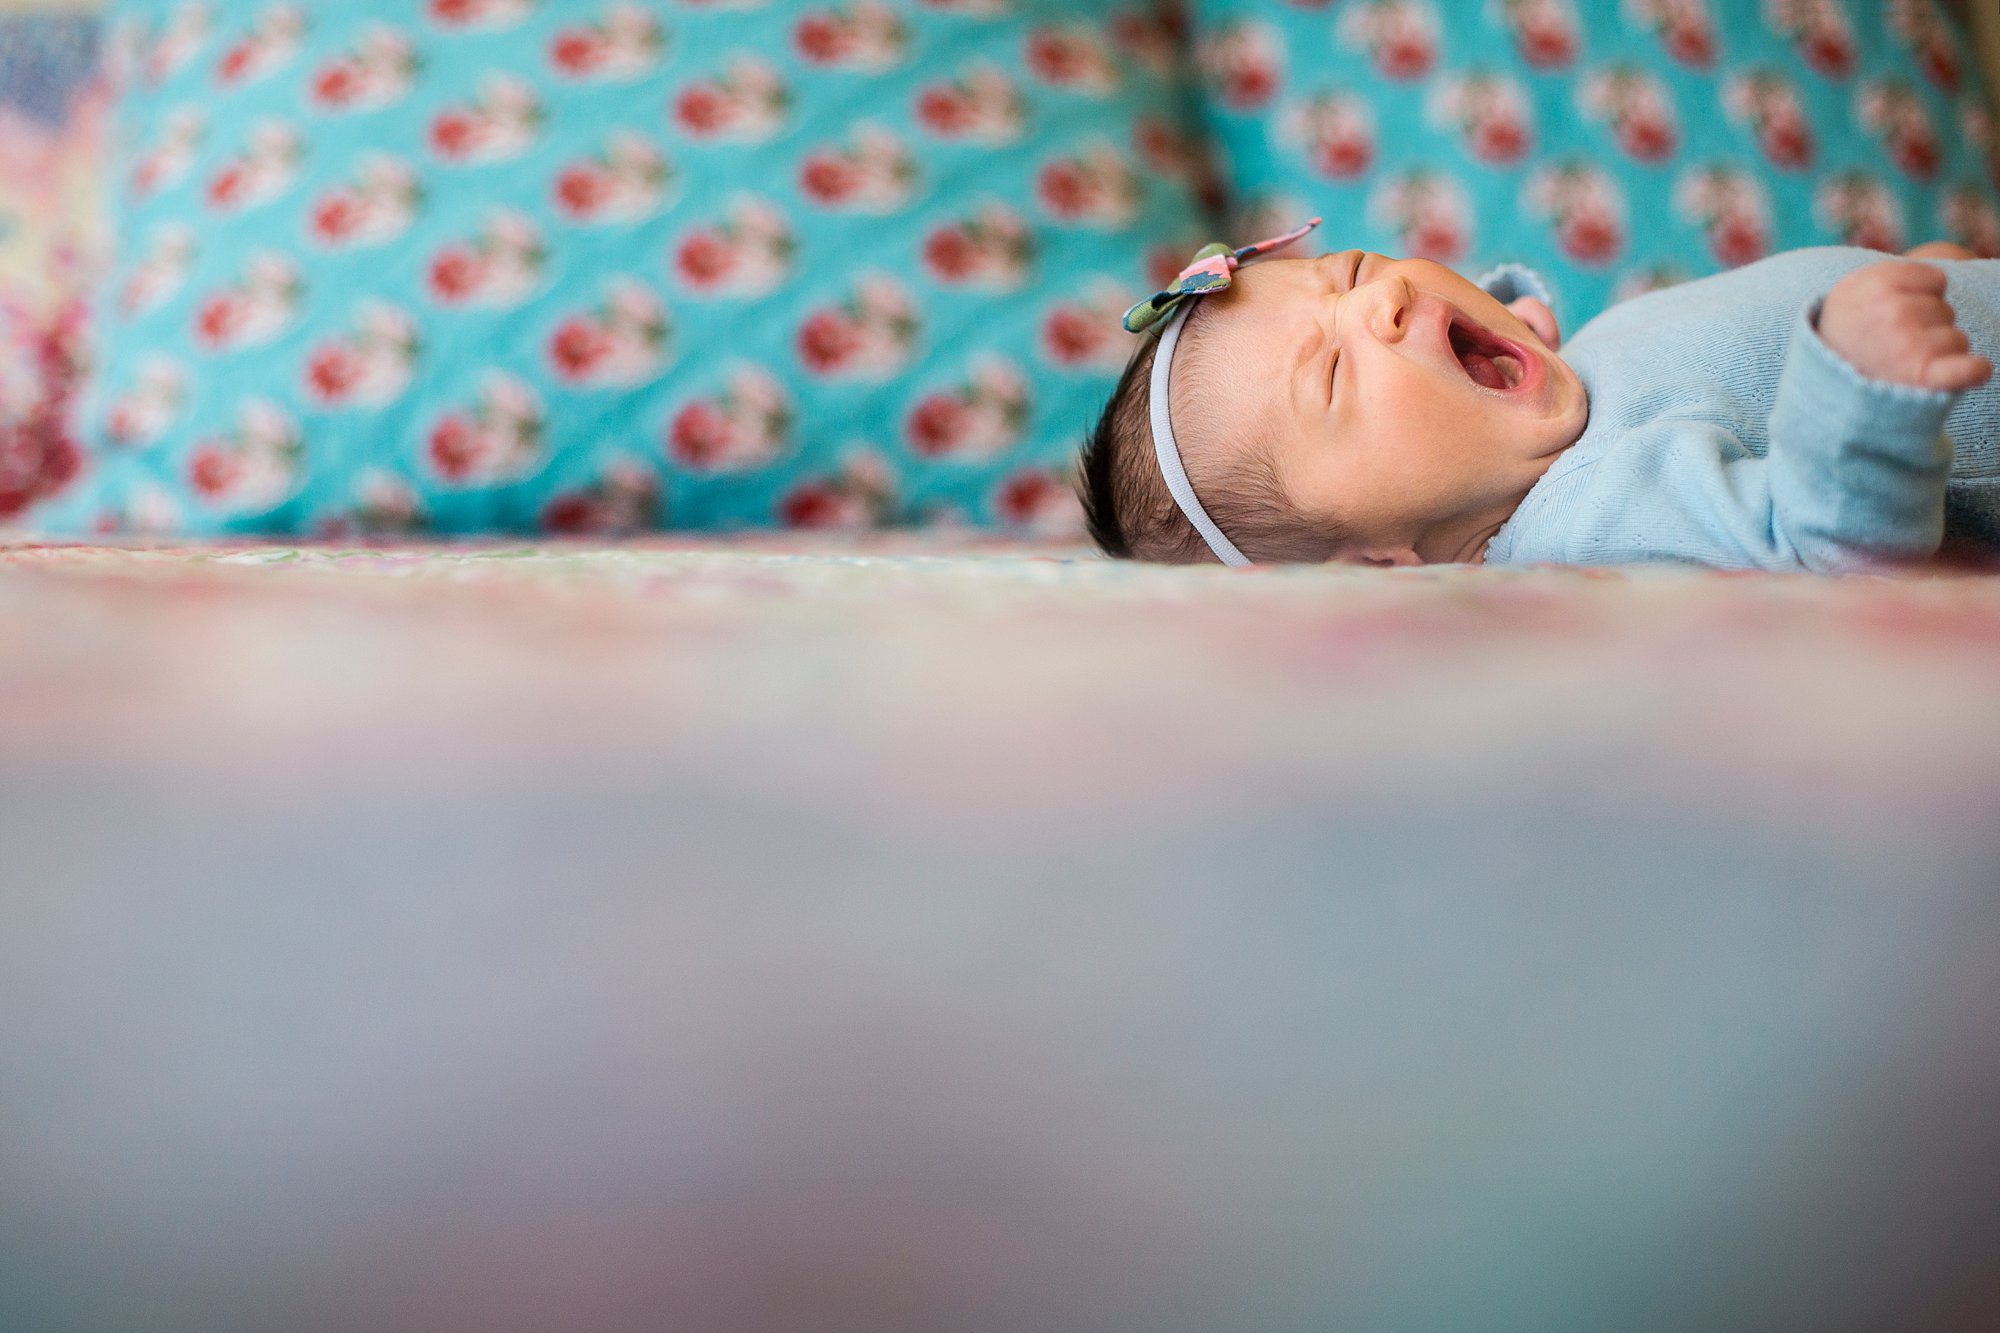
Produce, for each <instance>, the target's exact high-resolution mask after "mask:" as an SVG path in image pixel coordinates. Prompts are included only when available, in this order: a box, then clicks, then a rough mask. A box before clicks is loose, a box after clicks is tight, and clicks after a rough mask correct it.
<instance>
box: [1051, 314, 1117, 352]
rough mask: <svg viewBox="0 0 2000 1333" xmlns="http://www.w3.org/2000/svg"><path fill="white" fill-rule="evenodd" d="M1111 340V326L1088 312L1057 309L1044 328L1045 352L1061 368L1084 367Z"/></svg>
mask: <svg viewBox="0 0 2000 1333" xmlns="http://www.w3.org/2000/svg"><path fill="white" fill-rule="evenodd" d="M1110 341H1111V326H1110V325H1108V324H1106V323H1104V322H1103V321H1102V320H1100V319H1098V318H1096V317H1095V316H1094V315H1093V314H1092V312H1091V311H1089V310H1088V309H1081V308H1078V307H1076V306H1070V305H1064V306H1057V307H1056V308H1055V309H1054V310H1052V311H1050V312H1049V317H1048V319H1047V321H1046V322H1045V323H1043V325H1042V350H1043V352H1044V353H1045V354H1046V355H1047V356H1048V358H1049V360H1051V361H1053V362H1055V363H1056V364H1057V365H1064V366H1074V365H1081V364H1083V363H1085V362H1088V361H1089V360H1091V358H1093V357H1095V356H1097V355H1099V354H1100V353H1101V352H1103V350H1104V346H1105V344H1106V343H1108V342H1110Z"/></svg>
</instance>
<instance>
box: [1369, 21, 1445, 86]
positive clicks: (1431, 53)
mask: <svg viewBox="0 0 2000 1333" xmlns="http://www.w3.org/2000/svg"><path fill="white" fill-rule="evenodd" d="M1436 57H1437V51H1436V49H1435V48H1433V47H1432V46H1431V43H1430V40H1429V39H1428V38H1426V37H1425V36H1424V35H1423V34H1422V33H1420V32H1405V31H1398V32H1392V33H1390V34H1388V36H1386V37H1385V38H1384V39H1383V40H1382V42H1381V43H1380V44H1379V45H1377V46H1376V48H1375V67H1376V68H1377V69H1379V70H1381V71H1382V74H1383V76H1384V77H1385V78H1391V79H1421V78H1423V77H1424V76H1425V75H1426V74H1429V73H1430V72H1431V63H1432V62H1433V61H1434V60H1435V59H1436Z"/></svg>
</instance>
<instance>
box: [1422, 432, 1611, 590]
mask: <svg viewBox="0 0 2000 1333" xmlns="http://www.w3.org/2000/svg"><path fill="white" fill-rule="evenodd" d="M1582 438H1583V432H1582V431H1580V430H1579V431H1578V432H1577V435H1576V440H1580V439H1582ZM1576 440H1571V441H1570V442H1569V444H1565V445H1564V446H1563V447H1562V448H1561V449H1558V450H1556V451H1555V452H1554V453H1552V454H1547V455H1545V456H1543V457H1541V458H1535V459H1529V460H1527V466H1526V469H1525V470H1524V472H1523V473H1522V475H1520V476H1518V477H1516V478H1515V481H1514V486H1513V488H1512V489H1511V490H1510V491H1509V493H1508V494H1507V495H1505V496H1503V497H1501V499H1500V500H1498V501H1497V502H1495V503H1494V504H1492V505H1489V506H1486V507H1484V508H1482V509H1479V510H1476V511H1474V512H1471V513H1468V514H1467V515H1465V516H1464V517H1463V518H1462V519H1460V520H1458V521H1457V522H1455V523H1449V524H1444V525H1441V526H1440V527H1439V528H1438V529H1436V530H1435V531H1434V532H1432V533H1431V534H1430V536H1429V539H1428V540H1427V541H1426V542H1424V543H1419V544H1418V546H1417V555H1418V556H1419V557H1420V558H1421V559H1422V560H1423V562H1424V563H1425V564H1427V565H1437V564H1456V565H1481V564H1485V563H1486V547H1487V545H1488V544H1489V543H1491V542H1492V540H1493V538H1494V537H1495V536H1496V535H1497V534H1498V533H1499V531H1500V529H1502V528H1504V527H1506V526H1507V523H1508V521H1509V520H1510V519H1512V518H1513V517H1514V512H1515V511H1516V510H1517V509H1519V508H1520V507H1521V502H1522V501H1524V500H1526V499H1527V498H1528V492H1529V491H1532V490H1533V489H1535V484H1536V483H1537V482H1539V481H1541V479H1542V477H1543V476H1544V475H1546V474H1547V472H1548V470H1549V469H1550V468H1551V467H1553V466H1554V465H1555V461H1556V460H1557V459H1558V458H1561V457H1562V456H1563V454H1565V453H1567V452H1568V451H1569V449H1570V448H1571V446H1573V445H1575V443H1576ZM1427 548H1428V549H1427Z"/></svg>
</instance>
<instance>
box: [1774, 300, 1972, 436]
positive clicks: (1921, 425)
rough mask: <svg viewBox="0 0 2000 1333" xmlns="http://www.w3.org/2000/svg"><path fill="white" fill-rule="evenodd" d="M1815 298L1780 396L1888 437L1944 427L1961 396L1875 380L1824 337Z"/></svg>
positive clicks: (1797, 332) (1796, 334)
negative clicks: (1852, 363)
mask: <svg viewBox="0 0 2000 1333" xmlns="http://www.w3.org/2000/svg"><path fill="white" fill-rule="evenodd" d="M1822 304H1824V302H1820V301H1815V302H1814V303H1813V305H1812V308H1811V309H1809V310H1807V311H1806V312H1805V314H1804V315H1803V316H1802V317H1801V318H1800V320H1799V323H1798V325H1797V327H1796V328H1795V329H1794V330H1793V333H1792V346H1791V349H1790V353H1789V355H1788V356H1787V357H1786V359H1785V371H1784V380H1783V382H1782V384H1781V391H1780V394H1779V399H1780V402H1781V404H1782V403H1783V402H1784V400H1785V399H1786V397H1787V395H1789V396H1791V397H1792V398H1793V399H1795V400H1797V404H1796V405H1798V406H1800V407H1803V408H1805V409H1806V410H1807V411H1808V412H1810V414H1811V415H1812V416H1814V417H1818V418H1820V419H1822V420H1825V421H1828V422H1837V423H1842V424H1847V423H1852V424H1853V425H1856V426H1862V425H1865V426H1868V427H1871V428H1872V429H1873V430H1874V431H1875V432H1878V433H1880V434H1882V435H1885V436H1890V437H1900V436H1906V435H1916V436H1932V435H1936V434H1937V433H1938V432H1939V431H1941V430H1943V429H1944V422H1945V418H1946V417H1948V416H1950V415H1951V408H1952V404H1953V403H1954V402H1955V401H1956V399H1957V395H1956V394H1951V393H1946V392H1945V391H1943V390H1942V389H1926V388H1923V387H1921V386H1918V385H1914V384H1892V383H1891V382H1889V381H1888V380H1878V379H1870V378H1869V377H1868V376H1866V375H1863V374H1862V373H1861V372H1860V371H1858V370H1856V369H1855V368H1854V367H1853V366H1851V365H1849V364H1848V363H1847V361H1846V360H1845V358H1843V357H1842V356H1841V355H1840V353H1838V352H1836V351H1834V350H1833V349H1832V348H1831V347H1828V346H1827V345H1826V340H1825V339H1823V338H1821V337H1820V336H1819V311H1820V306H1821V305H1822Z"/></svg>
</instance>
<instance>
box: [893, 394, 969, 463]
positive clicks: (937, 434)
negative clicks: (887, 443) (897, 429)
mask: <svg viewBox="0 0 2000 1333" xmlns="http://www.w3.org/2000/svg"><path fill="white" fill-rule="evenodd" d="M971 417H972V413H971V411H970V409H968V408H967V407H966V405H965V403H964V402H963V401H961V400H960V399H959V398H958V397H956V396H955V395H953V394H948V393H934V394H931V395H930V396H928V397H926V398H925V399H924V400H923V401H921V402H919V403H918V404H917V405H916V407H915V408H914V409H912V410H911V412H910V419H909V422H908V424H907V425H906V427H905V430H904V434H905V435H906V436H907V437H908V439H909V442H910V448H911V449H912V450H914V451H915V452H916V453H918V454H921V455H922V456H924V457H925V458H938V457H941V456H943V455H946V454H949V453H951V452H952V451H953V450H955V449H957V448H958V446H959V444H960V443H961V442H963V440H964V439H965V434H966V431H967V430H968V429H969V428H970V426H971Z"/></svg>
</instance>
